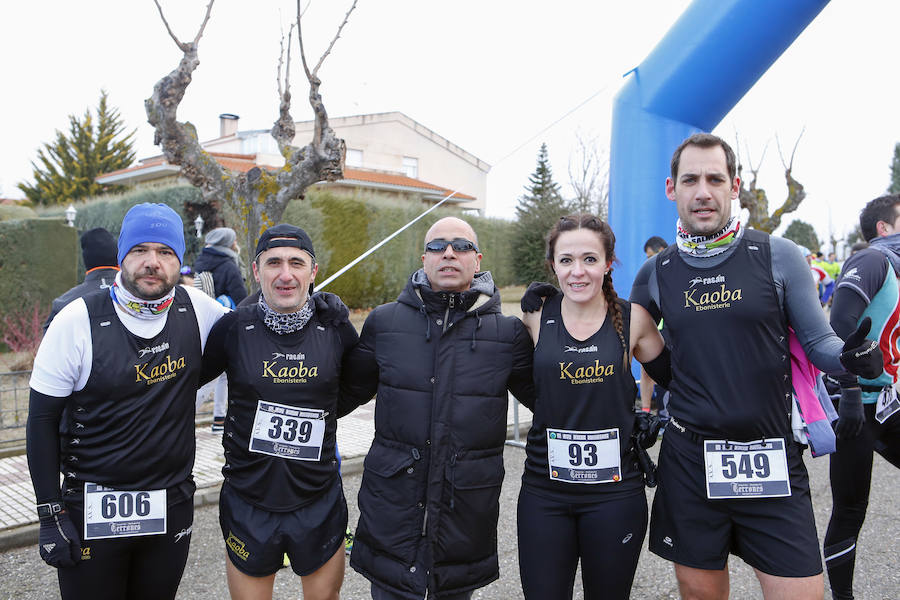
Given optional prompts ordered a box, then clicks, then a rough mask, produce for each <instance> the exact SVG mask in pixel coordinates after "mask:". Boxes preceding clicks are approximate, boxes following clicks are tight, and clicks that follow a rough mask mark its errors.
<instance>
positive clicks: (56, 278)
mask: <svg viewBox="0 0 900 600" xmlns="http://www.w3.org/2000/svg"><path fill="white" fill-rule="evenodd" d="M80 254H81V252H80V250H79V246H78V232H77V231H76V230H75V229H74V228H72V227H69V226H67V225H66V224H65V222H63V221H61V220H59V219H22V220H15V221H3V222H2V223H0V311H2V312H3V313H6V312H8V311H16V310H19V309H23V310H29V309H31V308H32V307H33V306H34V305H35V304H37V305H38V306H40V307H41V309H44V308H48V307H49V306H50V303H51V302H52V301H53V299H54V298H56V297H57V296H59V295H60V294H62V293H63V292H65V291H66V290H68V289H69V288H71V287H72V286H74V285H75V284H76V283H78V260H79V259H78V256H79V255H80ZM0 316H2V315H0Z"/></svg>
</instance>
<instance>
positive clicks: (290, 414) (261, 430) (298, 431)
mask: <svg viewBox="0 0 900 600" xmlns="http://www.w3.org/2000/svg"><path fill="white" fill-rule="evenodd" d="M324 439H325V411H322V410H319V409H313V408H301V407H297V406H287V405H284V404H275V403H274V402H266V401H264V400H260V401H259V404H258V405H257V407H256V417H255V418H254V420H253V429H252V430H251V432H250V451H251V452H259V453H261V454H269V455H271V456H280V457H282V458H288V459H291V460H319V458H320V457H321V456H322V441H323V440H324Z"/></svg>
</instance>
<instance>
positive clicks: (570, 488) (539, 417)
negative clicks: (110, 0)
mask: <svg viewBox="0 0 900 600" xmlns="http://www.w3.org/2000/svg"><path fill="white" fill-rule="evenodd" d="M562 298H563V296H562V294H559V295H557V296H555V297H553V298H551V299H549V300H547V302H545V303H544V308H543V311H542V313H541V324H540V328H541V329H540V336H539V338H538V344H537V346H536V347H535V349H534V383H535V387H536V389H537V401H536V402H535V411H534V419H533V421H532V426H531V429H530V431H529V432H528V443H527V445H526V449H525V452H526V459H525V472H524V475H523V477H522V481H523V484H524V485H527V486H528V488H529V490H530V491H533V492H535V493H538V494H540V495H544V496H547V497H550V498H554V499H559V500H562V501H577V502H591V501H596V500H602V499H609V498H613V497H622V496H626V495H631V494H635V493H639V492H640V491H641V490H642V489H643V482H642V480H641V477H640V472H639V470H638V467H637V463H636V462H635V458H634V455H633V453H632V452H631V450H630V448H631V432H632V430H633V428H634V402H635V398H636V395H637V388H636V386H635V382H634V377H632V375H631V371H630V368H626V367H625V366H624V365H623V361H622V356H623V354H622V353H623V348H622V342H621V340H620V339H619V336H618V334H617V333H616V329H615V325H614V324H613V319H612V317H611V316H610V315H607V317H606V320H604V321H603V325H602V326H601V327H600V329H599V330H597V331H596V332H595V333H594V334H593V335H591V336H590V337H589V338H588V339H586V340H584V341H579V340H576V339H575V338H573V337H572V336H571V335H570V334H569V332H568V331H567V330H566V328H565V325H564V324H563V321H562V315H561V306H562ZM618 302H619V306H620V308H621V310H622V317H623V319H622V320H623V328H624V331H623V333H624V336H625V343H626V344H628V343H629V325H630V322H631V305H630V304H629V303H628V302H623V301H622V300H618ZM547 428H551V429H563V430H576V431H597V430H605V429H610V428H618V439H619V454H620V457H621V458H620V467H621V479H620V480H619V481H617V482H609V483H596V484H587V483H571V482H568V481H558V480H552V479H551V478H550V467H549V464H548V457H547V452H548V445H547Z"/></svg>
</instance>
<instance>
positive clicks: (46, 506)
mask: <svg viewBox="0 0 900 600" xmlns="http://www.w3.org/2000/svg"><path fill="white" fill-rule="evenodd" d="M35 508H37V514H38V518H39V519H46V518H48V517H52V516H54V515H58V514H59V513H61V512H63V511H64V510H65V507H64V506H63V505H62V502H56V501H54V502H44V503H43V504H38V505H37V506H36V507H35Z"/></svg>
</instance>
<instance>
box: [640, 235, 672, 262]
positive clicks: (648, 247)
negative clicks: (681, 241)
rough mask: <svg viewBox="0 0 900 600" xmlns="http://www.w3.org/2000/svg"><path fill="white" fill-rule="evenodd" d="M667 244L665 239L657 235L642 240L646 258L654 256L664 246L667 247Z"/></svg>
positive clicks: (663, 248)
mask: <svg viewBox="0 0 900 600" xmlns="http://www.w3.org/2000/svg"><path fill="white" fill-rule="evenodd" d="M668 246H669V244H667V243H666V240H664V239H662V238H661V237H659V236H658V235H654V236H653V237H651V238H648V239H647V241H646V242H644V254H646V255H647V258H650V257H651V256H656V255H657V254H659V253H660V252H662V251H663V250H665V249H666V248H668Z"/></svg>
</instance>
